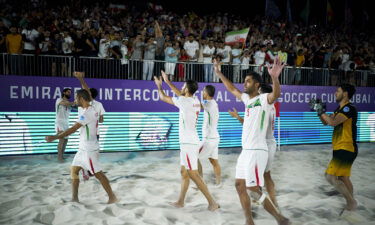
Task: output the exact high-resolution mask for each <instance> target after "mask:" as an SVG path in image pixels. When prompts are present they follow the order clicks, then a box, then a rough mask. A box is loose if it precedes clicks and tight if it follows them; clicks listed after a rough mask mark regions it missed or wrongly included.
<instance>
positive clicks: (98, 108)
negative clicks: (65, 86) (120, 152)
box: [73, 71, 105, 135]
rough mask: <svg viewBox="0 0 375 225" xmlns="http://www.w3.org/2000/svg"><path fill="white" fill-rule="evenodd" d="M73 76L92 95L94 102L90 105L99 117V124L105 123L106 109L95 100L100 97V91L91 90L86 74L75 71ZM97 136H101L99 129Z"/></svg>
mask: <svg viewBox="0 0 375 225" xmlns="http://www.w3.org/2000/svg"><path fill="white" fill-rule="evenodd" d="M73 75H74V76H75V77H76V78H77V79H78V80H79V82H80V83H81V86H82V88H83V89H85V90H86V91H88V92H89V93H90V95H91V99H92V101H91V102H90V104H91V105H92V107H94V110H95V111H96V112H97V113H98V115H99V120H98V122H99V123H103V122H104V113H105V109H104V107H103V104H102V103H101V102H99V101H96V100H95V99H96V97H97V96H98V90H96V89H95V88H89V86H88V85H87V83H86V82H85V80H84V76H85V74H84V72H77V71H75V72H74V73H73ZM79 110H80V109H78V111H79ZM97 135H99V129H98V133H97Z"/></svg>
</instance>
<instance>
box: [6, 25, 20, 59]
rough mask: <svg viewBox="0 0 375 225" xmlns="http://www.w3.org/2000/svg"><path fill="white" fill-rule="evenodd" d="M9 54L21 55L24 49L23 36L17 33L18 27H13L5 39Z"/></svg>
mask: <svg viewBox="0 0 375 225" xmlns="http://www.w3.org/2000/svg"><path fill="white" fill-rule="evenodd" d="M5 44H6V49H7V53H8V54H21V53H22V49H23V41H22V36H21V35H20V34H19V33H18V32H17V27H15V26H11V27H10V33H9V34H7V36H6V37H5Z"/></svg>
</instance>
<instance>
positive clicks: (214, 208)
mask: <svg viewBox="0 0 375 225" xmlns="http://www.w3.org/2000/svg"><path fill="white" fill-rule="evenodd" d="M219 208H220V205H219V204H217V203H214V204H211V205H208V210H210V211H215V210H217V209H219Z"/></svg>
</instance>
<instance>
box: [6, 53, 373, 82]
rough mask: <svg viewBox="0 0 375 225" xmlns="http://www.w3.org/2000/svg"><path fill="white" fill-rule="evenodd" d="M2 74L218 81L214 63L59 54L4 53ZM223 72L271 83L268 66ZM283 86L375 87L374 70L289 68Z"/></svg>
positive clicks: (236, 79)
mask: <svg viewBox="0 0 375 225" xmlns="http://www.w3.org/2000/svg"><path fill="white" fill-rule="evenodd" d="M0 57H1V61H0V64H1V65H0V66H1V67H0V73H1V74H3V75H26V76H27V75H32V76H58V77H71V76H72V72H73V71H84V72H85V74H86V75H85V76H86V77H89V78H107V79H109V78H110V79H136V80H151V79H152V76H153V75H159V74H160V70H162V69H163V70H166V71H167V72H168V74H172V73H173V74H174V76H173V79H174V80H175V81H184V80H186V79H194V80H196V81H199V82H219V80H218V79H217V78H216V76H215V75H214V74H213V68H212V64H203V63H196V62H195V63H193V62H177V63H168V62H165V61H157V60H124V59H123V60H117V59H112V58H110V59H105V58H104V59H103V58H96V57H73V56H57V55H37V56H36V55H26V54H23V55H10V54H1V55H0ZM221 71H222V72H223V74H224V75H225V76H227V78H229V79H230V80H231V81H233V82H235V83H242V82H243V77H244V75H246V74H247V73H248V72H249V71H256V72H258V73H261V74H262V76H263V78H264V79H265V80H266V81H270V78H269V76H268V74H267V68H266V67H259V66H256V65H249V66H248V67H246V65H239V64H223V65H222V66H221ZM280 82H281V84H291V85H293V84H298V85H316V86H330V85H332V86H336V85H338V84H339V83H341V82H349V83H352V84H355V85H356V86H369V87H375V73H374V72H373V71H365V70H355V71H348V72H345V71H342V70H332V69H327V68H309V67H300V68H296V67H290V66H287V67H285V69H284V70H283V73H282V74H281V77H280Z"/></svg>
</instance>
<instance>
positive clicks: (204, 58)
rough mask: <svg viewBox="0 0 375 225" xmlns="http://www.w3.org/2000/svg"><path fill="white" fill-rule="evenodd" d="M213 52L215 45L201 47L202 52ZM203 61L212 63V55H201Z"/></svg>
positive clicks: (209, 53)
mask: <svg viewBox="0 0 375 225" xmlns="http://www.w3.org/2000/svg"><path fill="white" fill-rule="evenodd" d="M214 53H215V47H212V48H210V47H209V46H208V45H206V46H205V47H204V49H203V54H207V55H213V54H214ZM203 63H212V56H211V57H203Z"/></svg>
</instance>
